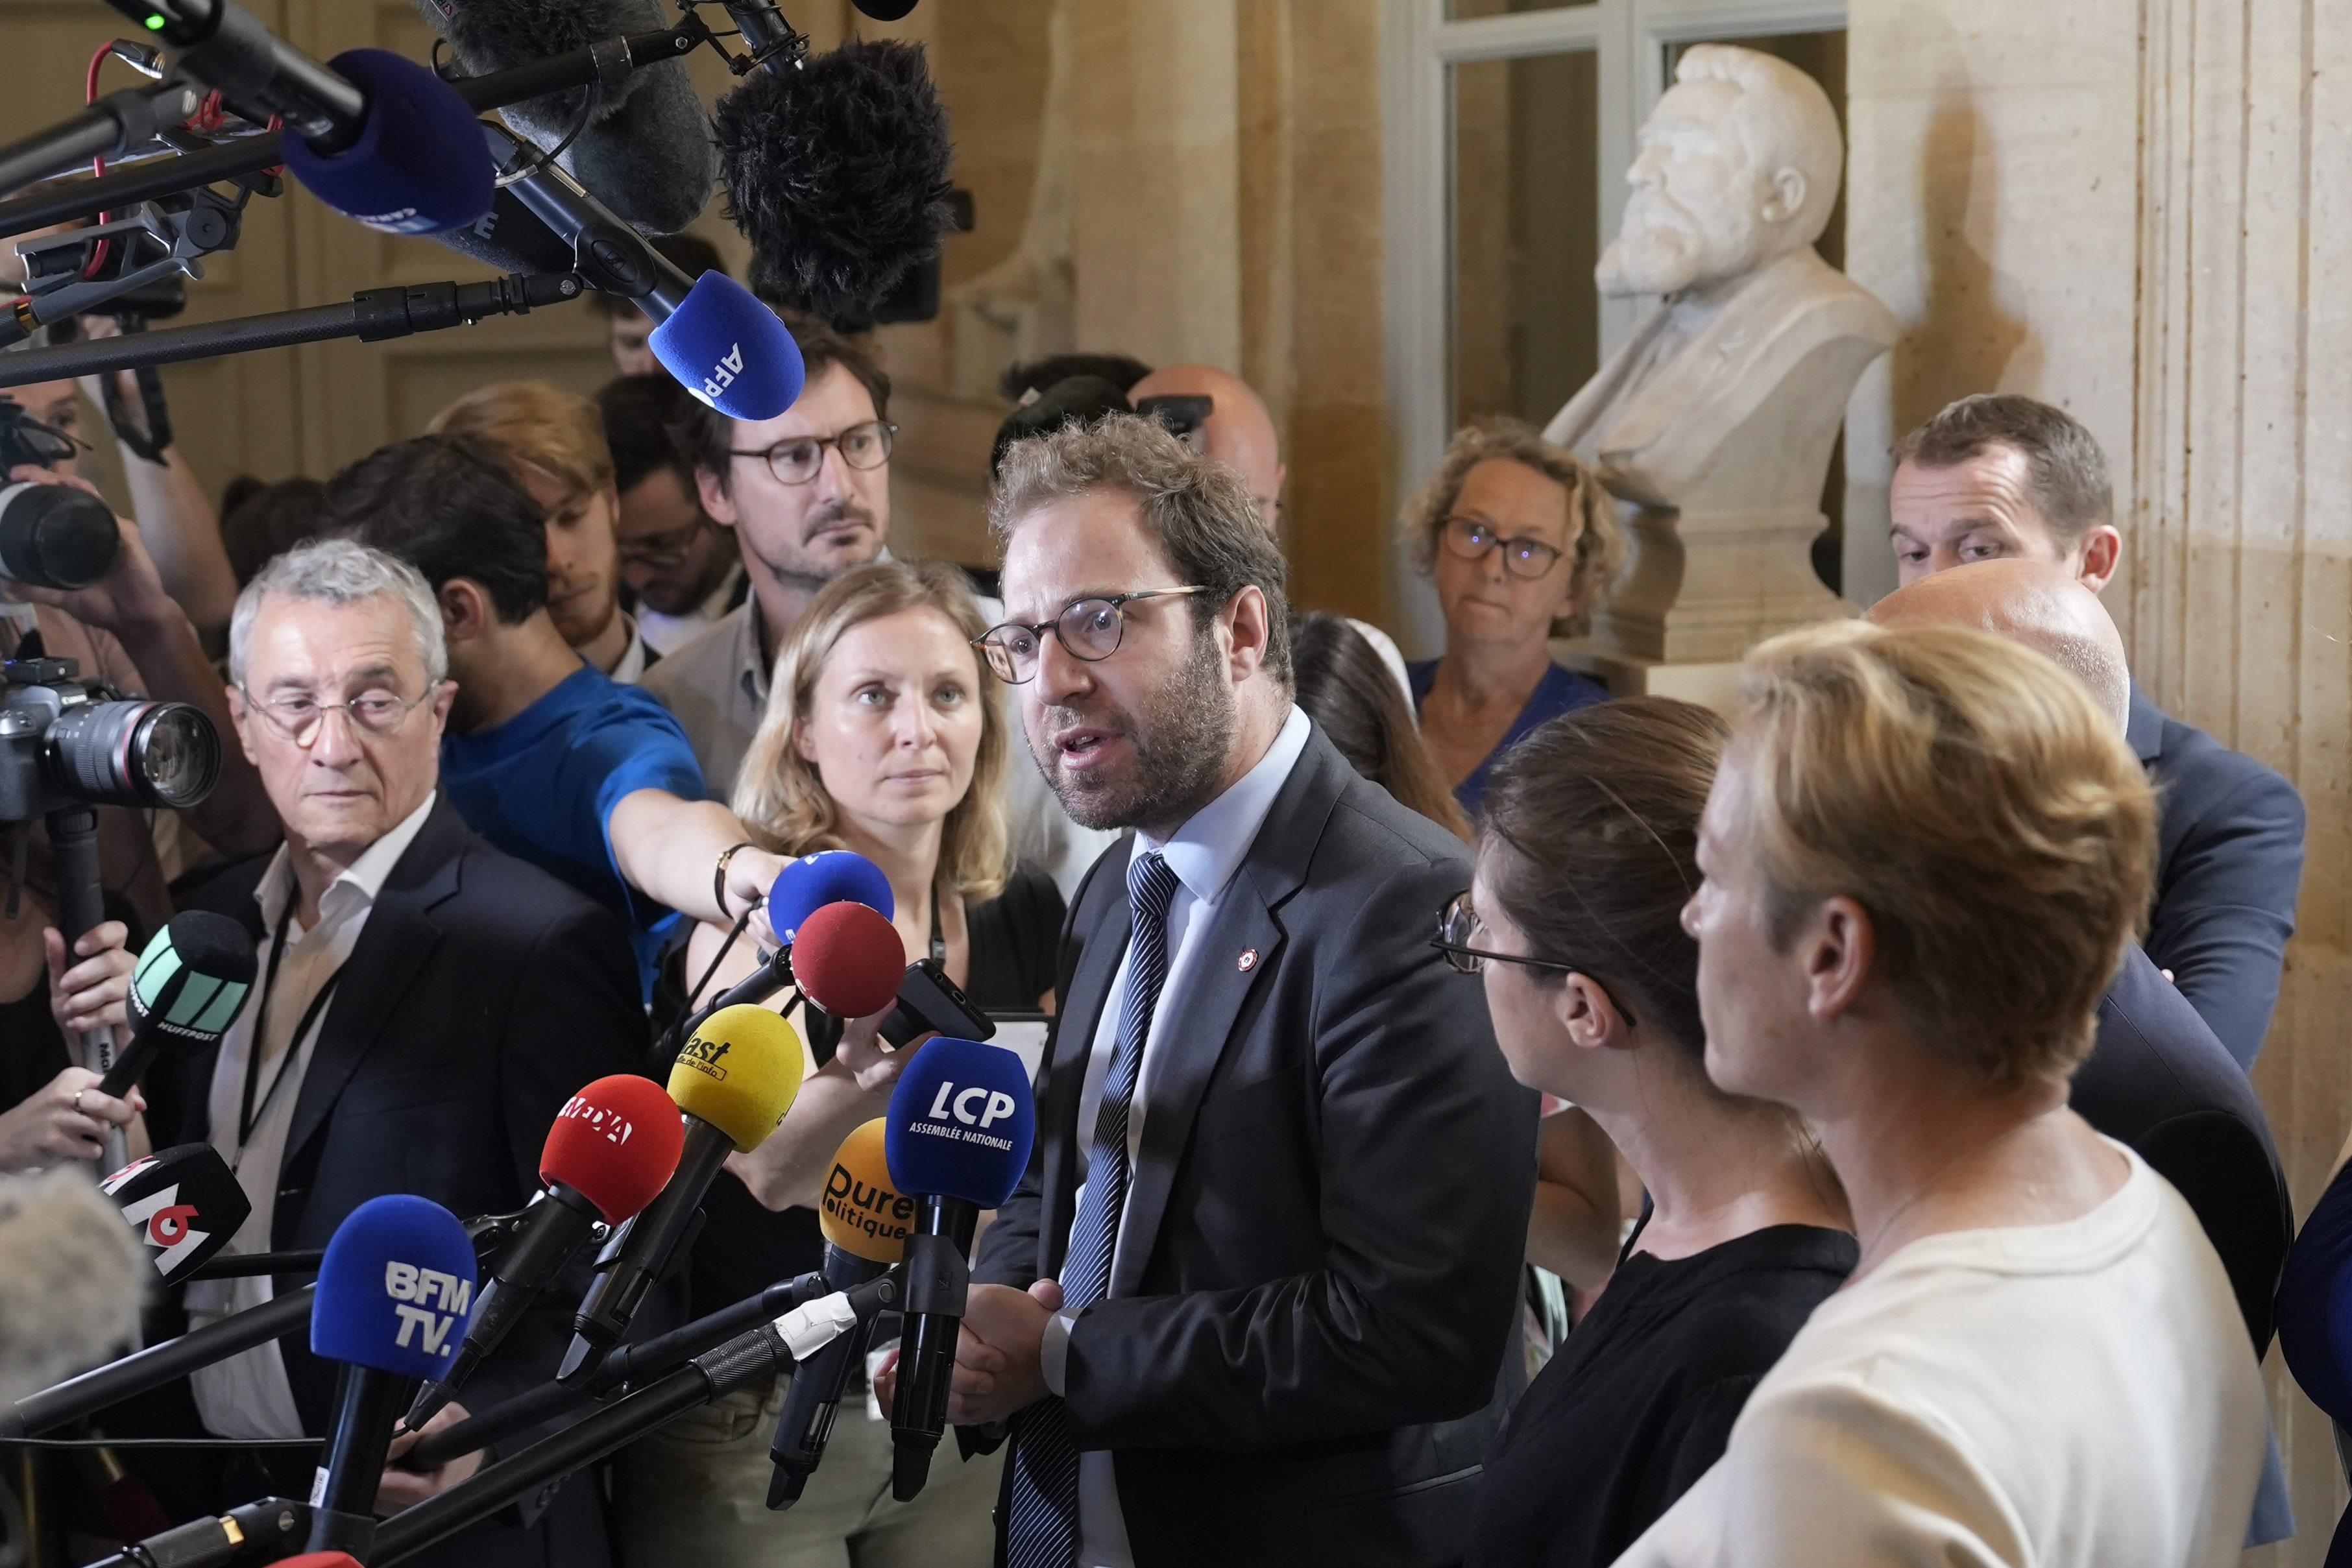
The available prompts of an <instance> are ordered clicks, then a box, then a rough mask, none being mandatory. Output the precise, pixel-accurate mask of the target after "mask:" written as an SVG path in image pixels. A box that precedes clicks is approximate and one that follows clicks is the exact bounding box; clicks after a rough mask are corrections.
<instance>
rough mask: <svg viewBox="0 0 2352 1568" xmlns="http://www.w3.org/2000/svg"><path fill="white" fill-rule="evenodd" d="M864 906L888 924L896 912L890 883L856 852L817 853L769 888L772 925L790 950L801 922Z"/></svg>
mask: <svg viewBox="0 0 2352 1568" xmlns="http://www.w3.org/2000/svg"><path fill="white" fill-rule="evenodd" d="M844 903H847V904H865V905H866V907H867V908H869V909H872V910H875V911H876V912H877V913H878V914H880V915H881V916H882V918H883V919H885V920H887V919H889V918H890V917H891V916H892V915H896V914H897V913H898V908H897V905H896V904H895V902H894V901H893V900H892V898H891V897H890V879H889V878H888V877H887V876H884V875H883V874H882V868H881V867H880V866H878V865H876V864H875V863H874V862H872V861H870V860H867V859H866V857H865V856H864V855H861V854H859V853H858V852H856V850H819V851H817V852H816V853H814V854H813V855H803V856H802V857H801V858H800V859H798V860H796V861H793V862H788V863H787V864H786V865H785V867H784V869H783V870H782V871H780V872H778V873H776V880H775V881H774V882H773V883H770V884H769V887H768V925H769V928H770V929H771V930H772V931H774V932H775V934H776V940H777V941H779V942H782V944H784V946H788V947H789V946H792V942H793V935H794V934H795V933H797V932H798V931H799V930H800V927H801V922H802V921H803V920H806V919H807V918H808V917H809V916H810V915H814V914H815V913H816V912H817V911H818V910H820V909H822V908H824V906H825V905H826V904H844Z"/></svg>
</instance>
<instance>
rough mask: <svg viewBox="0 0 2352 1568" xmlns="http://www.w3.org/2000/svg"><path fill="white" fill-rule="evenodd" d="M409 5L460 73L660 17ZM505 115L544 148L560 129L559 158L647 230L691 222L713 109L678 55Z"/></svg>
mask: <svg viewBox="0 0 2352 1568" xmlns="http://www.w3.org/2000/svg"><path fill="white" fill-rule="evenodd" d="M417 10H418V11H419V12H421V13H422V14H423V16H424V17H425V21H426V22H427V23H429V24H430V25H431V26H433V27H434V28H435V29H436V31H437V32H439V33H440V35H441V36H442V37H444V38H446V39H447V40H448V42H449V51H450V53H451V54H453V55H454V56H456V57H457V63H458V64H459V65H460V66H462V67H463V68H465V70H466V73H467V75H469V76H483V75H487V74H488V73H490V72H493V71H504V70H512V69H515V68H520V67H522V66H526V65H530V64H532V63H534V62H537V61H540V60H543V59H546V58H548V57H551V56H556V55H562V54H567V53H569V52H571V51H572V50H574V49H579V48H583V47H587V46H589V45H591V44H593V43H599V42H602V41H604V40H605V39H608V38H611V37H615V36H619V35H626V34H632V33H642V32H646V31H648V30H651V29H654V28H658V27H660V26H663V16H662V7H661V6H660V5H657V4H656V0H432V3H430V4H420V5H418V6H417ZM503 118H504V119H505V120H506V122H507V123H508V124H509V126H512V127H513V128H514V129H515V131H518V132H519V133H520V134H521V135H522V137H523V138H524V139H525V140H527V141H530V142H531V143H533V144H534V145H535V146H537V147H540V148H542V149H544V148H552V147H556V146H559V145H561V144H562V143H563V142H564V141H566V139H567V138H569V142H570V144H569V145H568V146H564V147H563V150H562V152H558V153H557V154H556V155H555V161H556V162H557V163H558V164H559V165H560V166H562V168H563V169H564V170H565V171H567V172H570V173H571V174H572V176H573V177H574V178H575V179H577V180H578V181H579V182H580V183H581V184H583V185H584V186H586V187H587V188H588V189H589V190H592V191H593V192H595V193H596V194H597V195H598V196H599V197H600V198H601V199H602V200H603V201H604V203H605V204H607V205H609V206H610V207H612V209H613V210H614V212H615V213H617V214H620V216H621V217H622V218H624V219H625V220H626V221H627V222H628V223H629V224H630V225H633V226H635V228H637V229H639V230H640V231H642V232H644V233H646V234H676V233H677V231H679V230H680V229H683V228H685V227H686V226H687V225H688V224H691V223H692V222H693V221H694V220H695V218H696V217H697V216H698V215H699V214H701V212H702V209H703V208H704V206H706V205H707V204H709V200H710V189H711V185H712V183H714V182H715V181H716V180H717V179H718V176H719V162H718V157H717V153H716V152H715V150H714V149H713V148H712V146H711V143H710V116H709V114H708V113H707V112H706V111H705V110H704V109H703V107H702V102H701V99H699V98H698V96H697V95H696V93H695V89H694V82H693V79H692V78H691V77H689V76H688V73H687V68H686V62H685V61H684V60H682V59H673V60H665V61H660V62H656V63H652V64H648V65H644V66H640V67H638V68H636V69H635V70H634V71H632V72H630V73H629V74H628V75H627V76H625V77H623V78H619V79H618V80H617V81H615V80H614V79H612V78H610V77H608V78H606V80H605V81H604V82H603V83H601V84H600V85H598V86H596V87H594V88H574V89H569V90H566V91H562V92H552V93H549V94H546V95H545V96H543V97H540V98H535V99H530V100H528V101H526V102H521V103H517V104H512V105H509V107H508V108H507V110H506V111H505V113H504V116H503ZM575 131H576V132H577V134H574V132H575ZM500 270H502V271H517V270H522V269H521V268H517V267H501V268H500Z"/></svg>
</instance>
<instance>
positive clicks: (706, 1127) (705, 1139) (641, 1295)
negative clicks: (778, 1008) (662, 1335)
mask: <svg viewBox="0 0 2352 1568" xmlns="http://www.w3.org/2000/svg"><path fill="white" fill-rule="evenodd" d="M802 1062H803V1055H802V1049H801V1038H800V1036H799V1035H798V1034H797V1033H795V1032H794V1031H793V1026H792V1025H790V1024H788V1023H786V1022H785V1021H784V1020H783V1019H782V1018H781V1017H779V1016H778V1015H776V1014H774V1013H772V1012H770V1011H768V1009H765V1008H755V1007H732V1008H727V1009H723V1010H721V1011H719V1012H716V1013H713V1014H711V1015H710V1017H709V1018H707V1019H704V1020H703V1021H702V1025H701V1027H700V1028H698V1029H697V1030H695V1031H694V1034H693V1035H692V1037H691V1038H689V1039H688V1040H687V1042H686V1044H685V1046H684V1047H683V1048H682V1049H681V1050H680V1051H678V1053H677V1061H676V1062H675V1063H673V1064H672V1065H671V1067H670V1070H669V1097H670V1098H671V1099H672V1100H673V1101H675V1102H676V1103H677V1108H678V1111H679V1113H681V1115H682V1116H683V1118H684V1120H685V1124H686V1143H685V1149H684V1152H683V1153H682V1154H681V1155H679V1156H678V1162H677V1172H676V1174H674V1175H673V1176H671V1177H670V1178H669V1182H668V1185H667V1186H664V1187H663V1188H662V1190H661V1194H660V1196H659V1197H656V1198H655V1199H654V1200H653V1202H652V1203H650V1204H648V1205H647V1206H646V1209H645V1211H644V1212H643V1213H641V1214H639V1215H638V1216H637V1217H636V1218H635V1219H633V1220H631V1221H630V1222H629V1225H628V1229H627V1231H626V1232H625V1237H616V1238H615V1239H616V1240H617V1241H618V1242H619V1245H618V1248H617V1249H615V1250H614V1252H613V1255H612V1261H611V1265H610V1267H609V1268H606V1269H605V1270H604V1272H602V1273H600V1274H599V1275H598V1276H597V1278H596V1282H595V1283H594V1284H593V1285H591V1286H590V1287H589V1289H588V1295H587V1297H586V1299H585V1300H583V1301H582V1302H581V1303H580V1312H579V1315H578V1316H577V1317H575V1318H573V1319H572V1328H573V1329H574V1330H575V1331H576V1332H577V1336H578V1337H577V1338H575V1339H574V1340H573V1342H572V1350H571V1353H570V1354H567V1355H566V1356H565V1357H564V1361H563V1369H562V1372H560V1373H558V1374H557V1375H558V1376H559V1377H561V1378H562V1379H564V1380H566V1381H570V1380H572V1379H573V1378H576V1377H578V1376H580V1375H582V1374H583V1373H584V1372H585V1371H586V1370H588V1369H589V1368H590V1367H592V1366H593V1364H594V1363H595V1361H596V1360H597V1359H598V1358H600V1357H601V1356H602V1355H603V1354H604V1352H606V1351H608V1350H610V1349H612V1348H613V1346H614V1345H616V1344H618V1343H620V1342H621V1336H622V1335H623V1334H624V1333H627V1332H628V1327H629V1323H630V1321H631V1320H632V1319H634V1318H635V1316H636V1312H637V1307H638V1304H639V1303H640V1302H642V1301H644V1300H645V1295H646V1291H647V1290H649V1289H650V1288H651V1287H652V1285H653V1282H654V1281H655V1280H656V1279H658V1278H659V1277H660V1275H661V1273H662V1270H665V1269H666V1268H667V1267H668V1265H669V1260H670V1254H671V1253H673V1252H675V1251H676V1250H677V1247H678V1244H679V1243H680V1242H681V1241H682V1240H683V1239H685V1237H686V1234H687V1231H688V1228H689V1227H690V1226H691V1225H692V1224H693V1221H694V1218H695V1215H696V1214H697V1212H698V1210H699V1208H700V1207H701V1204H702V1195H703V1194H704V1193H705V1192H707V1191H708V1190H709V1187H710V1182H711V1178H712V1177H714V1176H717V1175H718V1174H719V1166H722V1165H724V1164H725V1163H726V1160H727V1156H728V1155H729V1153H730V1152H736V1153H741V1154H749V1153H751V1151H752V1150H753V1149H756V1148H758V1147H759V1146H760V1145H761V1142H762V1141H764V1140H765V1139H766V1138H767V1136H768V1134H770V1133H772V1132H774V1131H775V1130H776V1124H777V1123H779V1122H781V1121H782V1120H783V1119H784V1113H785V1112H786V1111H789V1110H791V1109H792V1104H793V1096H794V1095H796V1094H798V1093H799V1092H800V1087H801V1070H802Z"/></svg>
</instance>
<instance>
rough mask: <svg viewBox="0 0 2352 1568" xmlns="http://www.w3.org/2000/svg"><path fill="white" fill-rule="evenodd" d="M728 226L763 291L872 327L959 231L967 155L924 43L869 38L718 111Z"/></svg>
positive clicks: (753, 86)
mask: <svg viewBox="0 0 2352 1568" xmlns="http://www.w3.org/2000/svg"><path fill="white" fill-rule="evenodd" d="M717 120H718V131H719V173H720V177H721V178H722V179H724V180H725V182H726V184H727V200H728V215H729V216H730V218H732V219H733V220H734V222H735V225H736V226H737V227H738V228H740V229H741V230H742V231H743V235H744V237H745V238H747V239H749V240H750V241H751V287H753V289H755V290H756V291H757V292H758V293H760V294H761V295H762V296H764V297H766V298H772V299H776V300H779V301H782V303H784V304H788V305H793V306H797V307H799V308H803V309H805V310H809V311H813V312H814V313H815V314H816V315H819V316H824V317H827V318H835V317H846V316H860V315H864V314H866V313H868V312H869V311H870V310H871V308H872V307H873V306H874V304H875V303H876V302H877V301H878V300H879V299H881V298H882V297H883V296H885V295H886V294H887V293H889V292H890V289H891V287H892V286H893V285H895V284H896V283H897V282H898V279H899V278H900V277H904V276H905V275H906V273H907V272H908V269H909V268H911V267H914V266H915V265H916V264H917V263H919V262H922V261H927V260H929V258H930V257H931V256H936V255H937V254H939V248H940V237H941V236H942V235H945V234H946V233H947V231H948V229H949V227H950V224H951V223H952V221H953V220H952V214H951V211H950V207H949V205H948V170H949V166H950V163H951V162H952V161H953V157H954V149H953V147H952V145H951V144H950V141H949V140H948V117H947V110H944V109H943V108H941V107H940V98H939V92H938V90H937V89H935V88H934V87H933V86H932V84H931V78H930V72H929V69H928V68H926V67H925V64H924V60H923V51H922V48H921V47H920V46H919V45H916V44H902V43H897V42H891V41H882V42H865V41H860V40H856V39H852V40H851V41H849V42H847V43H845V44H843V45H842V46H841V47H839V48H837V49H834V50H831V51H829V52H828V53H825V54H821V55H813V56H811V57H809V58H808V59H807V60H806V61H805V62H803V65H802V67H801V68H800V69H798V70H796V71H775V72H770V71H758V72H754V73H753V74H752V75H751V77H749V78H746V80H745V81H744V83H743V85H742V86H740V87H739V88H737V89H734V90H733V91H732V92H730V93H728V94H727V95H726V96H725V97H723V98H721V99H719V107H718V115H717Z"/></svg>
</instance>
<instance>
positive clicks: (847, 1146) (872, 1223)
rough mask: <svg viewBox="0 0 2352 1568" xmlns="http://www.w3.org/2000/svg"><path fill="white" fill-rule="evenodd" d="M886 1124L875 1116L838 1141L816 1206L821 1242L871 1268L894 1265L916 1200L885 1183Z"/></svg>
mask: <svg viewBox="0 0 2352 1568" xmlns="http://www.w3.org/2000/svg"><path fill="white" fill-rule="evenodd" d="M886 1125H887V1124H885V1122H884V1121H883V1119H882V1118H881V1117H879V1116H877V1117H876V1118H874V1120H872V1121H871V1122H868V1123H866V1124H865V1125H864V1126H862V1127H859V1128H857V1129H856V1131H854V1132H852V1133H851V1134H849V1136H847V1137H845V1138H844V1139H842V1140H841V1147H840V1148H839V1149H838V1150H837V1151H835V1154H834V1156H833V1169H832V1170H830V1171H828V1172H827V1173H825V1178H824V1197H820V1198H818V1199H817V1206H816V1223H817V1228H818V1229H820V1230H822V1231H824V1239H826V1240H827V1241H830V1242H832V1243H833V1244H834V1245H835V1247H838V1248H840V1249H842V1250H843V1251H844V1252H854V1253H856V1255H857V1256H858V1257H860V1258H863V1259H865V1260H867V1261H868V1262H873V1263H896V1262H897V1261H898V1260H899V1258H900V1257H901V1256H902V1255H903V1254H904V1253H905V1252H906V1250H907V1237H908V1233H909V1232H911V1231H912V1230H913V1229H914V1226H915V1200H914V1199H913V1198H911V1197H908V1196H906V1194H904V1193H902V1192H900V1191H899V1190H898V1188H897V1187H896V1186H893V1185H892V1183H891V1181H890V1156H889V1155H887V1153H886V1152H884V1150H883V1147H882V1144H883V1133H884V1129H885V1127H886Z"/></svg>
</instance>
